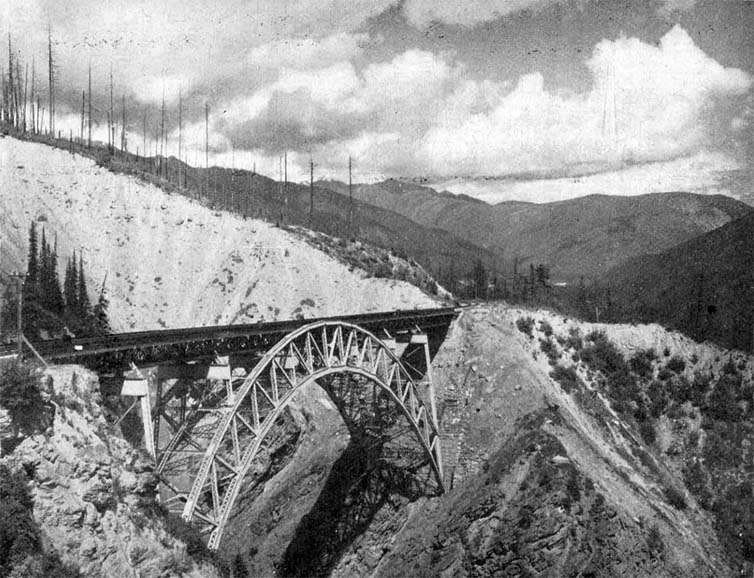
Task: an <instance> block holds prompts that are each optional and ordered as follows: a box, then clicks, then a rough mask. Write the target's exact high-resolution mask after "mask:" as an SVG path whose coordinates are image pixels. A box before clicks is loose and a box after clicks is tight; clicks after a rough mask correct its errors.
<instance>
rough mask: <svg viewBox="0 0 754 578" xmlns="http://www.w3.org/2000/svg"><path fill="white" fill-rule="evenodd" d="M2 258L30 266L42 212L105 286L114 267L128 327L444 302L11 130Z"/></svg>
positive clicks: (111, 286) (115, 310)
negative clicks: (32, 236) (31, 241)
mask: <svg viewBox="0 0 754 578" xmlns="http://www.w3.org/2000/svg"><path fill="white" fill-rule="evenodd" d="M0 183H1V187H0V232H1V234H2V237H1V240H2V244H1V245H0V266H1V267H2V268H4V269H6V270H24V269H25V260H26V254H27V244H28V228H29V224H30V223H31V221H32V220H36V221H37V225H38V227H39V228H42V227H44V228H45V230H46V233H47V235H48V238H52V237H54V236H57V244H58V255H59V258H60V259H61V263H60V267H59V269H60V270H61V273H62V269H63V264H64V261H63V260H62V259H64V258H65V257H67V256H68V255H70V254H71V253H72V252H73V251H74V250H75V251H77V253H78V254H79V255H82V256H83V261H84V268H85V271H86V274H87V276H88V279H89V287H90V291H92V292H94V291H95V290H96V289H98V288H99V286H100V285H101V284H102V282H103V279H104V278H105V276H107V288H108V292H109V293H108V294H109V298H110V300H111V307H110V313H111V317H112V319H113V325H114V327H115V329H117V330H132V329H134V330H135V329H153V328H154V329H158V328H161V327H185V326H195V325H203V324H204V325H208V324H218V323H235V322H239V323H241V322H256V321H264V320H272V319H289V318H293V317H295V316H298V315H303V316H304V317H314V316H320V315H334V314H346V313H356V312H361V311H378V310H390V309H401V308H414V307H431V306H433V305H434V304H435V301H434V300H433V299H432V298H430V297H429V296H427V295H425V294H424V293H422V292H421V291H420V290H419V289H417V288H415V287H412V286H410V285H408V284H407V283H403V282H399V281H395V280H390V279H373V278H367V276H366V274H365V273H364V272H360V271H359V270H358V269H354V270H349V267H348V266H346V265H344V264H342V263H340V262H338V261H336V260H335V259H333V258H331V257H327V256H326V255H324V254H323V253H322V252H320V251H318V250H317V249H315V248H314V247H313V246H312V245H311V244H310V243H307V242H305V241H303V240H302V239H301V238H300V236H298V235H295V234H292V233H289V232H287V231H285V230H282V229H279V228H277V227H275V226H273V225H271V224H269V223H266V222H263V221H260V220H255V219H245V218H243V217H240V216H237V215H232V214H229V213H226V212H220V211H214V212H213V211H211V210H210V209H208V208H206V207H204V206H202V205H200V204H198V203H196V202H193V201H191V200H189V199H187V198H186V197H183V196H180V195H170V194H166V193H165V192H163V191H162V190H160V189H158V188H157V187H155V186H151V185H146V184H144V183H143V182H141V181H140V180H138V179H136V178H134V177H129V176H124V175H119V174H114V173H112V172H109V171H107V170H105V169H103V168H100V167H98V166H97V165H96V164H95V163H94V162H93V161H92V160H91V159H88V158H85V157H82V156H79V155H71V154H68V153H66V152H64V151H63V150H60V149H53V148H50V147H48V146H45V145H42V144H36V143H30V142H24V141H19V140H15V139H12V138H9V137H6V138H1V139H0Z"/></svg>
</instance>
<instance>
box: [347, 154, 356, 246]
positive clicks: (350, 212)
mask: <svg viewBox="0 0 754 578" xmlns="http://www.w3.org/2000/svg"><path fill="white" fill-rule="evenodd" d="M348 228H349V229H350V231H349V233H350V234H351V237H355V235H354V233H353V179H352V176H351V157H350V156H349V157H348Z"/></svg>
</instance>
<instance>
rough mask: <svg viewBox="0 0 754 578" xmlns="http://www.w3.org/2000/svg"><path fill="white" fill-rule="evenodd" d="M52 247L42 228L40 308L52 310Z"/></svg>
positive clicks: (38, 279)
mask: <svg viewBox="0 0 754 578" xmlns="http://www.w3.org/2000/svg"><path fill="white" fill-rule="evenodd" d="M49 289H50V247H49V245H48V244H47V237H46V236H45V229H44V227H42V238H41V239H40V242H39V260H38V262H37V290H38V294H39V306H40V307H41V308H42V309H46V310H47V311H49V310H50V292H49Z"/></svg>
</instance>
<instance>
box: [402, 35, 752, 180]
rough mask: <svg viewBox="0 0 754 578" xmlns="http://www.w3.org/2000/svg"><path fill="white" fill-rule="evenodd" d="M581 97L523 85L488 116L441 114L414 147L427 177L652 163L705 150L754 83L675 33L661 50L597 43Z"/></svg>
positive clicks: (526, 80)
mask: <svg viewBox="0 0 754 578" xmlns="http://www.w3.org/2000/svg"><path fill="white" fill-rule="evenodd" d="M587 64H588V66H589V69H590V70H591V72H592V76H593V81H594V82H593V88H592V90H591V91H590V92H588V93H586V94H569V93H563V94H561V93H558V92H551V91H548V90H546V89H545V88H544V82H543V78H542V76H541V75H539V74H536V73H535V74H530V75H527V76H524V77H522V78H521V79H519V82H518V84H517V85H516V87H515V88H514V89H513V90H512V91H511V92H509V93H508V94H506V95H505V96H504V97H502V98H501V99H500V100H499V102H497V104H496V105H495V106H494V108H493V109H492V110H490V111H489V112H486V113H481V114H474V113H472V112H471V111H469V110H464V109H463V108H460V109H456V110H454V111H453V112H452V113H448V114H445V115H443V120H442V122H438V123H437V124H436V125H435V126H433V127H432V128H431V129H430V130H429V131H428V132H427V133H426V134H425V135H424V137H423V138H422V140H421V143H420V146H419V147H418V152H417V160H418V164H419V165H421V166H423V167H425V170H427V172H428V173H429V174H446V175H447V174H450V173H449V171H456V172H457V174H469V175H475V176H481V175H491V174H497V175H501V174H510V173H515V172H531V171H543V172H558V171H561V172H562V171H568V170H578V168H579V167H582V168H583V169H591V168H594V167H607V166H610V165H611V164H615V163H618V162H622V161H625V160H631V161H658V160H666V159H671V158H676V157H679V156H682V155H686V154H690V153H692V152H695V151H697V150H699V149H700V148H701V147H703V146H705V145H706V144H708V141H707V138H708V134H709V131H708V128H709V127H707V126H706V125H705V122H706V120H705V119H708V118H711V119H712V120H714V119H715V115H714V114H710V107H712V106H724V102H725V98H726V97H732V96H737V95H741V94H744V93H745V92H746V91H747V90H748V89H749V88H750V87H751V78H750V77H749V76H748V75H747V74H746V73H744V72H742V71H740V70H736V69H728V68H724V67H723V66H721V65H720V64H718V63H717V62H715V61H714V60H712V59H710V58H709V57H708V56H706V55H705V54H704V53H703V52H702V51H701V50H700V49H699V48H698V47H697V46H695V45H694V43H693V41H692V40H691V38H690V37H689V36H688V34H687V33H686V32H685V31H684V30H683V29H681V28H680V27H675V28H673V29H672V30H671V31H669V32H668V33H667V34H666V35H665V36H664V37H663V38H662V40H661V42H660V45H659V46H651V45H648V44H644V43H642V42H641V41H639V40H637V39H630V38H621V39H618V40H616V41H603V42H601V43H599V44H598V45H597V46H596V47H595V49H594V52H593V54H592V56H591V58H590V59H589V61H588V63H587Z"/></svg>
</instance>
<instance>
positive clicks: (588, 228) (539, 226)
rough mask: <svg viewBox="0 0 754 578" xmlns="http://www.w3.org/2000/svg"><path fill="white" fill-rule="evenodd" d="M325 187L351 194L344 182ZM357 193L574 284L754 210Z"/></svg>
mask: <svg viewBox="0 0 754 578" xmlns="http://www.w3.org/2000/svg"><path fill="white" fill-rule="evenodd" d="M321 185H322V186H323V187H327V188H330V189H333V190H335V191H338V192H340V193H341V194H347V190H348V187H347V185H345V184H343V183H340V182H334V181H326V182H322V183H321ZM354 196H355V198H357V199H358V200H361V201H364V202H366V203H369V204H372V205H375V206H378V207H382V208H384V209H388V210H390V211H393V212H397V213H400V214H402V215H404V216H406V217H408V218H409V219H411V220H413V221H415V222H418V223H420V224H422V225H424V226H427V227H432V228H439V229H443V230H445V231H448V232H449V233H452V234H453V235H455V236H456V237H459V238H461V239H465V240H466V241H469V242H471V243H473V244H475V245H478V246H480V247H483V248H485V249H488V250H490V251H492V252H493V253H494V254H495V255H496V256H497V259H498V264H504V265H505V266H506V267H511V266H512V262H513V261H514V259H517V260H518V262H519V263H523V264H527V263H534V264H538V263H544V264H546V265H549V267H550V270H551V273H552V276H553V279H554V280H562V281H566V282H570V283H574V282H578V280H579V278H580V277H582V276H583V277H585V278H587V279H588V280H592V281H594V280H598V279H600V278H601V277H602V276H603V275H604V274H605V273H607V272H608V271H609V270H610V269H611V268H613V267H615V266H617V265H619V264H620V263H623V262H624V261H626V260H628V259H631V258H633V257H637V256H640V255H644V254H650V253H660V252H662V251H665V250H667V249H669V248H671V247H673V246H675V245H677V244H679V243H683V242H685V241H688V240H691V239H693V238H695V237H698V236H699V235H703V234H705V233H707V232H709V231H712V230H714V229H716V228H718V227H720V226H722V225H724V224H726V223H728V222H730V221H731V220H734V219H737V218H740V217H742V216H744V215H747V214H752V213H754V208H753V207H751V206H749V205H746V204H744V203H742V202H740V201H737V200H735V199H733V198H730V197H727V196H723V195H697V194H690V193H680V192H678V193H656V194H648V195H640V196H636V197H619V196H610V195H589V196H586V197H581V198H577V199H572V200H567V201H561V202H555V203H545V204H534V203H525V202H517V201H508V202H503V203H499V204H496V205H489V204H487V203H484V202H482V201H479V200H476V199H472V198H470V197H467V196H457V195H453V194H451V193H447V192H444V193H438V192H436V191H434V190H433V189H431V188H429V187H424V186H420V185H415V184H412V183H404V182H401V181H396V180H387V181H384V182H381V183H377V184H373V185H358V186H354Z"/></svg>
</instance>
